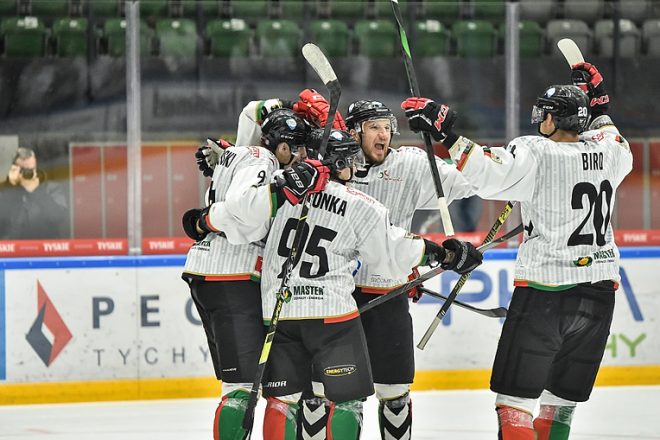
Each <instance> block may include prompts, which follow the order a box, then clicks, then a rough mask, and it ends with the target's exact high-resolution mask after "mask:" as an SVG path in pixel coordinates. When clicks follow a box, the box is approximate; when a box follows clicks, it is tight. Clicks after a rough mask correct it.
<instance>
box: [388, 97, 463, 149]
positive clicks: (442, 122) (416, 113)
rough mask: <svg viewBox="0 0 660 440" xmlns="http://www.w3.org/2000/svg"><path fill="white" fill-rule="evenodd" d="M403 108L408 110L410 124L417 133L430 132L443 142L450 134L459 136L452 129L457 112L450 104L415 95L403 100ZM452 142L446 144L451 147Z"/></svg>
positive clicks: (434, 137)
mask: <svg viewBox="0 0 660 440" xmlns="http://www.w3.org/2000/svg"><path fill="white" fill-rule="evenodd" d="M401 108H402V109H404V110H405V111H406V118H408V126H409V127H410V129H411V130H412V131H414V132H415V133H418V132H420V131H422V132H425V133H429V134H430V135H431V136H433V139H435V140H436V141H438V142H442V143H443V144H444V143H445V140H447V137H448V136H449V137H451V138H454V141H455V140H456V138H457V137H456V136H455V135H453V133H452V131H451V129H452V127H453V126H454V123H455V122H456V112H455V111H454V110H452V109H450V108H449V106H447V105H445V104H438V103H436V102H434V101H431V100H430V99H428V98H417V97H413V98H408V99H406V100H405V101H403V102H402V103H401ZM451 135H453V136H451ZM451 144H453V142H451ZM451 144H449V145H446V144H445V146H446V147H447V148H449V147H451Z"/></svg>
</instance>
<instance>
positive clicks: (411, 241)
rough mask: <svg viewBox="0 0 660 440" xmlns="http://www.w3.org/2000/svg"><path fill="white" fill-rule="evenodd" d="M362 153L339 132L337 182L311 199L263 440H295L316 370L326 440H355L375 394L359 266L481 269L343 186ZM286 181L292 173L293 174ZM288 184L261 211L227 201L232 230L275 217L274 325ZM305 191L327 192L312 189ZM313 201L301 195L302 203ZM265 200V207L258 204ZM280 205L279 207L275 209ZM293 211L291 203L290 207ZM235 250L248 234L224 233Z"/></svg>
mask: <svg viewBox="0 0 660 440" xmlns="http://www.w3.org/2000/svg"><path fill="white" fill-rule="evenodd" d="M360 152H361V149H360V146H359V144H358V143H357V142H356V141H355V140H354V139H353V138H352V136H351V135H350V134H349V133H347V132H344V131H339V130H333V132H332V133H331V137H330V142H329V143H328V147H327V153H326V155H325V159H324V161H323V163H325V164H328V166H329V167H330V170H331V175H332V180H331V181H330V183H328V184H327V186H326V187H325V189H324V190H323V191H322V192H320V193H317V194H315V195H314V196H312V199H311V209H310V211H309V214H308V216H307V219H306V223H305V226H304V229H303V231H305V232H304V236H303V239H302V241H303V244H302V246H301V248H300V251H299V254H298V255H300V256H301V257H300V259H299V261H298V263H297V265H296V266H295V267H294V269H293V273H292V276H291V279H290V283H289V291H290V293H291V299H289V300H288V303H286V304H285V305H284V307H283V308H282V312H281V314H280V321H279V324H278V329H277V333H276V335H275V339H274V341H273V346H272V349H271V353H270V357H269V364H268V369H267V371H268V372H267V374H266V380H265V382H264V395H265V396H267V409H266V416H265V427H264V438H265V439H266V440H269V439H283V438H284V439H294V438H295V435H296V434H295V431H296V422H295V420H296V413H297V411H298V404H297V402H298V401H299V399H300V395H301V393H302V391H303V389H304V388H305V387H306V386H307V384H308V382H309V372H310V369H311V368H312V367H313V368H314V371H315V372H316V373H317V374H318V375H319V376H320V380H321V382H322V383H323V385H324V389H325V396H326V397H327V398H328V399H329V400H330V402H331V410H330V412H329V413H330V416H329V420H328V423H327V430H328V431H327V437H328V438H336V439H346V440H350V439H357V438H358V437H359V435H360V430H361V420H362V401H363V400H364V398H366V397H367V396H369V395H371V394H372V393H373V385H372V378H371V369H370V362H369V357H368V354H367V349H366V348H367V347H366V341H365V338H364V333H363V330H362V326H361V323H360V320H358V319H357V318H358V312H357V305H356V303H355V300H354V299H353V297H352V292H353V290H354V287H355V284H354V279H353V271H354V270H355V269H356V268H357V264H358V263H357V261H356V257H358V258H360V259H361V260H363V261H365V262H369V263H370V265H371V266H372V267H373V268H374V270H376V271H377V273H381V274H383V275H384V276H389V277H391V278H395V279H400V278H404V279H405V277H406V275H407V274H409V273H410V271H411V269H412V268H413V267H415V266H417V265H419V264H430V265H433V264H438V263H440V264H442V265H443V267H445V268H446V269H448V270H455V271H457V272H459V273H463V272H466V271H469V270H472V269H473V268H474V267H476V266H477V265H479V264H480V263H481V255H480V254H479V252H478V251H477V250H476V249H475V248H474V247H473V246H472V245H471V244H469V243H465V242H461V241H458V240H454V239H451V240H447V241H445V243H443V246H442V247H441V246H439V245H437V244H435V243H433V242H431V241H428V240H422V239H421V238H420V237H418V236H415V235H412V234H409V233H407V232H406V231H405V230H404V229H403V228H399V227H396V226H393V225H392V224H391V223H390V220H389V216H388V213H387V209H386V208H385V207H384V206H383V205H382V204H380V203H379V202H377V201H376V200H375V199H373V198H371V197H369V196H368V195H366V194H364V193H362V192H361V191H358V190H355V189H352V188H350V187H348V186H346V185H345V182H347V181H348V180H349V179H350V178H351V175H352V162H353V161H354V158H355V157H356V156H358V155H359V153H360ZM285 174H286V173H285ZM283 186H285V184H284V183H275V184H271V185H270V186H266V187H260V188H257V191H258V192H259V193H260V196H259V197H250V200H254V203H244V202H240V203H239V202H237V199H236V198H229V197H228V199H227V201H226V202H225V203H224V205H225V208H224V209H223V211H224V212H226V213H228V214H231V215H232V216H233V217H234V218H233V219H232V220H231V221H230V222H229V224H230V225H231V224H247V223H251V222H252V223H253V222H256V225H258V226H257V227H258V229H259V230H260V229H261V227H262V226H261V225H269V224H270V223H271V216H272V215H273V214H274V213H273V211H274V209H275V208H277V212H276V215H275V219H274V221H273V223H272V227H271V229H270V234H269V237H268V241H267V243H266V248H265V252H264V268H263V277H262V291H263V311H264V317H265V319H269V318H270V312H271V311H272V310H273V307H274V304H275V300H276V294H277V292H278V289H279V287H280V284H281V279H282V276H283V270H284V267H285V262H286V259H287V257H288V255H289V252H290V246H291V244H290V243H291V241H292V238H293V236H294V233H295V232H294V231H295V228H296V225H297V224H298V218H299V216H300V212H301V209H300V207H299V206H293V205H291V204H289V203H284V198H283V197H282V191H281V189H280V188H282V187H283ZM305 186H306V188H310V189H311V188H314V191H317V190H318V189H319V185H318V182H316V181H309V182H308V183H307V184H306V185H305ZM304 194H305V191H301V192H299V197H300V199H302V197H304ZM259 199H261V202H260V203H257V202H258V200H259ZM275 200H277V202H275ZM289 200H290V201H291V199H290V198H289ZM226 233H227V236H228V238H229V240H230V241H231V240H239V241H240V240H241V237H240V231H237V233H235V231H232V230H231V228H227V229H226Z"/></svg>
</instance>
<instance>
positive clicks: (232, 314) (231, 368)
mask: <svg viewBox="0 0 660 440" xmlns="http://www.w3.org/2000/svg"><path fill="white" fill-rule="evenodd" d="M262 131H263V136H262V140H261V146H249V147H247V146H243V147H239V146H236V147H234V146H231V145H230V144H228V143H227V142H224V141H220V144H221V145H222V147H216V146H214V150H215V151H214V153H216V154H218V153H220V155H219V156H217V155H216V156H215V159H214V158H213V155H210V154H203V153H202V154H198V157H197V158H198V164H199V166H200V168H201V169H202V172H205V173H206V174H209V170H210V171H211V174H212V176H213V180H212V183H211V186H210V189H209V192H208V194H207V198H208V200H207V203H208V204H209V206H208V207H206V208H204V209H202V210H200V209H193V210H190V211H188V212H186V213H185V214H184V217H183V227H184V230H185V231H186V234H187V235H188V236H189V237H191V238H193V239H194V240H196V241H197V242H196V243H195V244H193V245H192V247H191V248H190V251H189V252H188V255H187V258H186V263H185V267H184V272H183V279H184V280H185V281H186V282H187V283H188V284H189V286H190V291H191V295H192V298H193V300H194V303H195V305H196V307H197V310H198V312H199V315H200V317H201V319H202V324H203V327H204V331H205V333H206V337H207V341H208V344H209V352H210V355H211V359H212V362H213V367H214V370H215V374H216V377H217V378H218V380H222V382H223V385H222V399H221V401H220V404H219V406H218V408H217V410H216V413H215V418H214V428H213V432H214V438H215V439H219V440H235V439H242V438H244V436H245V432H244V430H243V429H242V428H241V423H242V420H243V414H244V412H245V408H246V406H247V400H248V395H249V390H250V389H251V387H252V380H253V379H254V376H255V374H256V368H255V367H256V365H257V359H258V358H259V353H260V351H261V345H262V343H263V340H264V336H265V328H264V326H263V321H262V312H261V291H260V287H259V278H260V275H261V264H262V248H263V244H259V243H258V242H259V241H260V240H262V239H263V238H264V237H265V236H266V233H267V229H265V228H264V229H262V230H258V229H255V228H250V229H249V230H247V229H243V231H244V235H245V237H246V242H245V243H244V244H241V245H234V244H232V243H230V242H228V241H227V238H226V236H225V235H224V233H223V232H222V230H221V229H218V228H217V227H216V225H217V224H220V223H221V222H216V221H215V220H214V216H217V215H221V214H218V213H216V212H215V208H216V207H217V206H219V203H218V202H221V201H224V200H225V199H226V198H227V195H228V194H233V195H234V196H237V197H241V195H242V194H244V193H245V192H246V190H247V189H248V188H250V187H251V186H255V185H260V184H267V183H268V182H270V178H271V175H272V174H273V172H275V171H276V170H278V169H279V168H280V167H284V166H287V165H289V164H291V163H292V162H295V161H296V160H299V159H300V156H303V157H304V148H303V146H304V145H305V143H306V142H307V138H308V134H309V131H310V126H309V124H308V123H306V122H305V121H304V120H303V119H301V118H300V117H298V116H297V115H296V113H295V112H293V111H292V110H290V109H275V110H273V111H272V112H270V114H268V116H267V117H266V119H265V120H264V121H263V123H262ZM220 148H224V151H223V150H221V149H220ZM203 150H204V148H202V149H200V153H201V152H202V151H203ZM209 150H210V148H209ZM296 157H298V159H296ZM211 166H213V167H214V170H213V169H212V168H211ZM301 167H302V169H301V172H304V171H305V170H307V171H309V170H310V169H312V167H311V166H309V165H307V164H303V165H301Z"/></svg>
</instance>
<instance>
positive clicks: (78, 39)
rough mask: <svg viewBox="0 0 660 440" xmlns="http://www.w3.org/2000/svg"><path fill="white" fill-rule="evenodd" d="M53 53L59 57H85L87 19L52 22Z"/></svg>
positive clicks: (62, 19) (63, 19) (66, 19)
mask: <svg viewBox="0 0 660 440" xmlns="http://www.w3.org/2000/svg"><path fill="white" fill-rule="evenodd" d="M53 37H54V38H55V53H56V54H57V56H60V57H84V56H87V19H86V18H60V19H57V20H55V21H54V22H53Z"/></svg>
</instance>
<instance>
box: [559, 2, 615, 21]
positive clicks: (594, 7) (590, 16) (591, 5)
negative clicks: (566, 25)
mask: <svg viewBox="0 0 660 440" xmlns="http://www.w3.org/2000/svg"><path fill="white" fill-rule="evenodd" d="M625 2H626V0H624V1H622V2H621V3H625ZM604 13H605V1H604V0H573V1H565V2H564V17H566V18H569V19H571V20H582V21H585V22H587V23H589V24H592V23H594V22H595V21H596V20H599V19H601V18H602V17H603V14H604Z"/></svg>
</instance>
